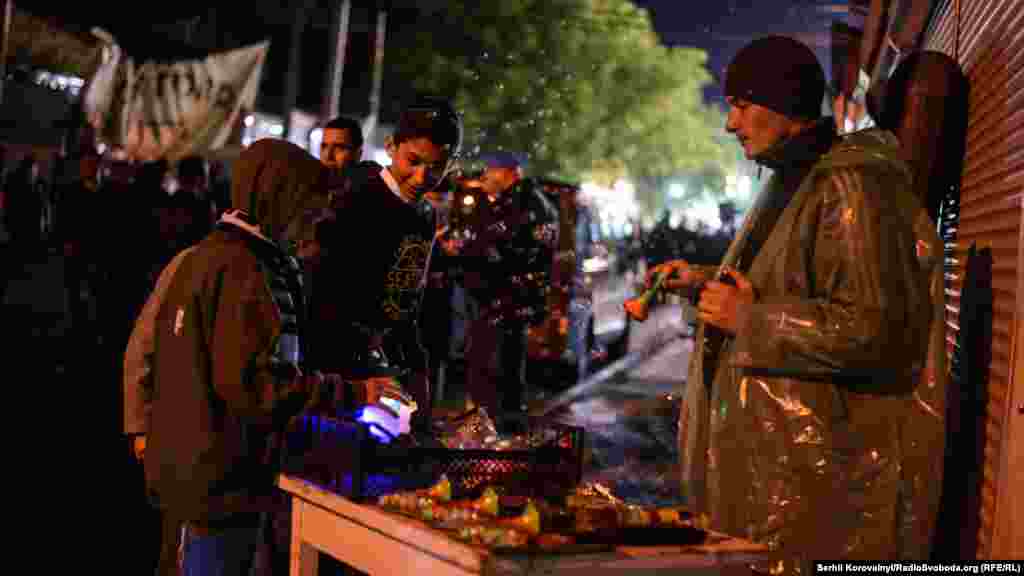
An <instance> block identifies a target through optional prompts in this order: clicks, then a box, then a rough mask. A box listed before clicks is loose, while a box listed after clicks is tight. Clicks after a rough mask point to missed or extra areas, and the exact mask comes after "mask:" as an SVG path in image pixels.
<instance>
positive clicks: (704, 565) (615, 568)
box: [278, 475, 767, 576]
mask: <svg viewBox="0 0 1024 576" xmlns="http://www.w3.org/2000/svg"><path fill="white" fill-rule="evenodd" d="M278 486H279V487H280V488H281V489H282V490H284V491H285V492H287V493H288V494H290V495H291V496H292V535H291V576H316V574H317V562H318V558H319V557H318V554H319V553H320V552H323V553H324V554H329V555H330V556H332V557H334V558H336V559H338V560H340V561H342V562H344V563H345V564H347V565H349V566H352V567H353V568H356V569H358V570H361V571H363V572H366V573H367V574H370V575H371V576H390V575H400V574H413V575H419V576H426V575H430V576H468V575H471V574H482V575H487V576H515V575H527V574H529V575H535V574H536V575H540V574H559V575H562V574H568V575H580V576H583V575H585V576H611V575H616V576H619V575H621V576H627V575H628V576H639V575H646V574H667V573H671V574H679V573H681V572H683V571H685V572H686V573H687V574H701V575H704V574H707V575H711V574H722V573H728V572H734V571H736V572H737V573H744V572H746V573H749V571H747V569H746V566H747V564H749V563H750V562H752V561H754V560H758V559H761V558H763V557H764V555H765V554H766V552H767V549H766V548H765V547H764V546H762V545H758V544H754V543H752V542H748V541H745V540H740V539H737V538H731V537H728V536H725V535H722V534H717V533H712V534H711V536H710V538H709V540H708V542H706V543H705V544H702V545H699V546H644V547H625V546H623V547H619V548H617V549H615V550H614V551H607V552H603V553H594V554H585V555H550V556H534V557H525V556H524V557H518V556H509V555H504V554H502V555H495V554H491V553H490V552H488V551H487V550H486V549H483V548H479V547H476V546H470V545H468V544H464V543H462V542H459V541H457V540H454V539H452V538H450V537H448V536H447V535H446V534H445V533H444V532H442V531H439V530H436V529H434V528H431V527H430V526H428V525H427V524H425V523H423V522H419V521H417V520H414V519H412V518H407V517H405V516H401V515H398V514H392V513H389V512H386V511H384V510H382V509H380V508H377V507H376V506H364V505H360V504H356V503H354V502H352V501H350V500H348V499H346V498H344V497H342V496H339V495H338V494H335V493H333V492H330V491H328V490H326V489H324V488H322V487H320V486H318V485H316V484H314V483H312V482H309V481H307V480H303V479H301V478H296V477H293V476H288V475H282V476H281V477H280V478H279V480H278Z"/></svg>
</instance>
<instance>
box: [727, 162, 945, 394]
mask: <svg viewBox="0 0 1024 576" xmlns="http://www.w3.org/2000/svg"><path fill="white" fill-rule="evenodd" d="M886 184H888V188H887V187H886ZM816 186H817V189H816V193H815V194H814V196H813V198H814V201H813V202H810V203H809V206H808V207H807V209H805V210H804V211H803V213H802V214H801V216H800V219H799V223H798V224H797V226H798V229H797V230H795V231H793V235H792V237H793V238H799V247H798V248H789V249H788V250H796V249H798V250H800V251H801V253H800V254H799V255H798V256H797V257H796V258H794V257H793V254H792V253H787V262H786V263H785V264H784V265H785V266H787V268H786V269H785V272H784V273H785V274H786V277H785V279H784V282H785V284H786V291H785V292H786V295H785V296H781V297H766V298H764V299H763V300H760V301H758V302H756V303H755V304H753V305H752V306H751V307H750V308H749V310H748V313H747V314H746V315H745V319H744V318H742V317H741V320H740V322H739V327H738V330H737V335H736V341H735V342H734V346H735V348H734V350H735V352H736V353H735V359H736V360H735V361H736V364H737V365H739V366H741V367H749V368H755V369H766V370H781V371H783V372H793V373H794V374H793V375H794V376H801V375H804V376H806V375H811V376H813V375H815V374H821V375H822V376H834V375H837V374H842V375H849V376H857V377H863V376H868V377H869V380H873V379H874V378H876V377H877V378H881V379H883V380H884V379H887V378H888V377H889V376H892V375H893V374H894V373H904V372H906V371H907V367H908V366H909V363H908V361H907V359H908V357H912V356H908V354H914V355H916V352H917V350H919V348H920V346H921V345H922V341H921V338H924V337H925V336H924V335H925V333H926V332H927V328H926V326H922V327H920V328H921V329H920V330H918V326H916V324H917V323H919V322H920V320H921V315H920V312H922V311H924V313H925V315H926V316H927V315H930V311H927V310H925V308H926V307H927V303H928V293H927V278H926V277H925V275H922V274H920V273H919V271H918V270H917V264H916V260H915V257H914V254H913V251H914V241H913V218H912V217H911V216H910V215H908V214H907V212H908V210H906V209H905V205H906V204H907V202H906V201H905V200H901V198H903V196H902V195H903V194H906V192H903V191H900V190H893V187H892V186H893V182H892V179H891V178H887V176H886V174H885V173H883V172H881V171H879V170H871V169H863V168H842V169H834V170H831V171H828V172H824V173H823V174H821V175H819V176H818V180H817V182H816ZM883 198H884V201H883ZM794 261H799V262H802V263H803V264H802V266H799V267H798V266H794V265H793V264H791V263H792V262H794ZM800 268H802V269H800ZM780 375H782V376H785V375H786V374H780Z"/></svg>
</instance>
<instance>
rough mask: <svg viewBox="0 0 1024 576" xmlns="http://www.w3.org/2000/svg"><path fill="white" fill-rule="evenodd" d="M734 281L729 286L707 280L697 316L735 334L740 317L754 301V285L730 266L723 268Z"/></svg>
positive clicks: (698, 305)
mask: <svg viewBox="0 0 1024 576" xmlns="http://www.w3.org/2000/svg"><path fill="white" fill-rule="evenodd" d="M724 272H725V273H726V274H728V275H729V276H730V277H731V278H732V279H733V280H734V281H735V282H736V285H735V286H730V285H729V284H725V283H723V282H720V281H718V280H713V281H711V282H708V283H707V284H706V285H705V287H704V291H703V292H701V295H700V302H699V303H698V304H697V317H698V318H699V319H700V320H702V321H704V322H706V323H708V324H711V325H712V326H715V327H717V328H720V329H722V330H723V331H725V332H727V333H729V334H736V330H737V328H738V326H739V320H740V318H741V317H742V316H743V315H744V314H746V310H747V307H749V306H750V305H751V304H753V303H754V301H755V300H756V296H755V293H754V285H753V284H751V283H750V280H747V277H746V276H744V275H743V274H740V273H739V272H737V271H736V270H733V269H732V268H726V269H725V270H724Z"/></svg>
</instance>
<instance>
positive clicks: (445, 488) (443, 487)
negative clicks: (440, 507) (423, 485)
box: [427, 474, 452, 502]
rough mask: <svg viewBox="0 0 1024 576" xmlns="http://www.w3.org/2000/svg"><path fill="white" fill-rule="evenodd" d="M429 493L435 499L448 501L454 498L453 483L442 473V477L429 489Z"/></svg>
mask: <svg viewBox="0 0 1024 576" xmlns="http://www.w3.org/2000/svg"><path fill="white" fill-rule="evenodd" d="M427 495H428V496H429V497H431V498H433V499H435V500H439V501H441V502H448V501H449V500H451V499H452V483H451V482H449V481H448V477H447V476H445V475H443V474H442V475H441V479H440V480H438V481H437V483H436V484H434V485H433V486H431V487H430V489H429V490H427Z"/></svg>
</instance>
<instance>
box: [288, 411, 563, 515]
mask: <svg viewBox="0 0 1024 576" xmlns="http://www.w3.org/2000/svg"><path fill="white" fill-rule="evenodd" d="M526 424H527V426H526V432H527V434H536V433H537V432H540V431H543V432H544V435H545V436H546V437H548V438H549V439H550V442H548V443H547V444H545V445H543V446H540V447H537V448H533V449H530V450H475V449H474V450H457V449H447V448H427V447H418V446H417V447H410V446H402V445H398V444H393V445H384V444H379V443H378V442H376V441H375V440H373V438H372V437H371V436H370V434H369V433H368V431H367V430H366V428H365V427H364V426H363V425H362V424H360V423H358V422H353V421H349V420H344V419H339V418H333V417H324V416H316V415H304V416H302V417H300V418H299V419H298V420H297V422H296V425H295V426H294V427H293V429H292V430H291V431H290V432H289V435H288V440H287V450H286V454H287V456H286V461H285V470H286V471H288V472H290V473H292V474H296V475H300V476H302V477H304V478H306V479H308V480H311V481H314V482H317V483H318V484H321V485H323V486H325V487H327V488H329V489H331V490H334V491H336V492H338V493H339V494H342V495H344V496H346V497H348V498H351V499H353V500H357V501H359V500H366V499H375V498H377V497H378V496H380V495H382V494H387V493H390V492H395V491H398V490H409V489H415V488H423V487H426V486H430V485H431V484H433V483H435V482H437V481H438V480H439V479H440V478H441V476H442V475H445V476H446V477H447V478H448V480H449V482H451V484H452V492H453V496H454V497H455V498H474V497H476V496H478V495H479V494H480V493H481V492H483V490H484V489H485V488H487V487H488V486H491V487H495V488H500V489H502V490H503V492H504V493H505V494H508V495H513V496H529V497H534V498H544V499H548V500H552V501H558V500H561V499H563V498H564V497H565V496H566V495H567V494H568V493H569V492H570V491H571V490H572V489H573V488H574V487H576V485H577V484H579V482H580V479H581V477H582V474H583V430H582V429H581V428H579V427H575V426H565V425H562V424H556V423H550V422H541V421H539V420H532V419H531V420H529V421H527V422H526Z"/></svg>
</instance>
